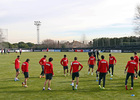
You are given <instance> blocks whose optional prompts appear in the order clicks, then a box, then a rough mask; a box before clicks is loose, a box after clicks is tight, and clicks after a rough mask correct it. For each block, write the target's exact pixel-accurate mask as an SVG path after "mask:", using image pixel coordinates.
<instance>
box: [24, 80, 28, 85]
mask: <svg viewBox="0 0 140 100" xmlns="http://www.w3.org/2000/svg"><path fill="white" fill-rule="evenodd" d="M27 80H28V78H25V80H24V83H25V85H24V87H28V86H27Z"/></svg>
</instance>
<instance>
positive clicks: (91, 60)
mask: <svg viewBox="0 0 140 100" xmlns="http://www.w3.org/2000/svg"><path fill="white" fill-rule="evenodd" d="M95 64H96V59H95V57H94V56H93V54H91V56H90V57H89V59H88V65H89V69H88V75H89V74H90V68H92V73H91V75H93V69H94V65H95Z"/></svg>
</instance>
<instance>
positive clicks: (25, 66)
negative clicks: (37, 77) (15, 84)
mask: <svg viewBox="0 0 140 100" xmlns="http://www.w3.org/2000/svg"><path fill="white" fill-rule="evenodd" d="M29 61H30V59H27V60H26V61H25V62H24V63H22V66H21V70H22V73H23V74H24V77H25V80H24V82H22V86H24V87H28V86H27V80H28V78H29V70H28V67H29V64H28V63H29Z"/></svg>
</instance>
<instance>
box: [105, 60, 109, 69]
mask: <svg viewBox="0 0 140 100" xmlns="http://www.w3.org/2000/svg"><path fill="white" fill-rule="evenodd" d="M106 67H107V71H109V65H108V62H106Z"/></svg>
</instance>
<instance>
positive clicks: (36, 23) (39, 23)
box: [34, 21, 41, 44]
mask: <svg viewBox="0 0 140 100" xmlns="http://www.w3.org/2000/svg"><path fill="white" fill-rule="evenodd" d="M34 25H36V26H37V44H39V26H40V25H41V22H40V21H34Z"/></svg>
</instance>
